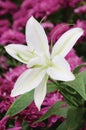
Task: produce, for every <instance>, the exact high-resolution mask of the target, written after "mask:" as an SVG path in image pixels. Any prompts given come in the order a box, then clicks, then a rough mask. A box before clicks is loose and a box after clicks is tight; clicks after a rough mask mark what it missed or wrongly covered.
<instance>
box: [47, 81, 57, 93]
mask: <svg viewBox="0 0 86 130" xmlns="http://www.w3.org/2000/svg"><path fill="white" fill-rule="evenodd" d="M57 89H58V88H57V85H56V84H54V83H52V82H49V83H47V93H50V92H53V91H55V90H57Z"/></svg>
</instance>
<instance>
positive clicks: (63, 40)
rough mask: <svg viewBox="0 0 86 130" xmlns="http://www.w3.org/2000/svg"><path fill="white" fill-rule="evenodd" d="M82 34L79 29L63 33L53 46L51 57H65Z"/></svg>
mask: <svg viewBox="0 0 86 130" xmlns="http://www.w3.org/2000/svg"><path fill="white" fill-rule="evenodd" d="M82 34H83V30H82V29H81V28H73V29H70V30H69V31H67V32H65V33H64V34H63V35H62V36H61V37H60V38H59V40H58V41H57V42H56V44H55V45H54V47H53V50H52V57H54V56H56V55H61V56H63V57H65V56H66V55H67V54H68V53H69V51H70V50H71V49H72V47H73V46H74V44H75V43H76V41H77V40H78V39H79V38H80V36H81V35H82Z"/></svg>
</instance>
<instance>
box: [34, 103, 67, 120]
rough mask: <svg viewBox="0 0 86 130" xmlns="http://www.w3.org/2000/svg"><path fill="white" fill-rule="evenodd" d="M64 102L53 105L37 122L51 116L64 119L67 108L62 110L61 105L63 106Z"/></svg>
mask: <svg viewBox="0 0 86 130" xmlns="http://www.w3.org/2000/svg"><path fill="white" fill-rule="evenodd" d="M64 103H65V102H62V101H59V102H57V103H55V104H54V105H53V106H52V107H51V108H50V109H49V110H48V111H47V112H46V113H45V114H44V115H43V116H42V117H41V118H40V119H39V120H38V121H37V122H41V121H43V120H45V119H47V118H48V117H50V116H51V115H58V116H62V117H66V114H67V111H68V108H64V107H63V108H62V105H64Z"/></svg>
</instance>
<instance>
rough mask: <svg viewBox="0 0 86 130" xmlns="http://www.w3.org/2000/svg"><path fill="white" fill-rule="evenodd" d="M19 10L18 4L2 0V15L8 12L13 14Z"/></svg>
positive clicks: (0, 9)
mask: <svg viewBox="0 0 86 130" xmlns="http://www.w3.org/2000/svg"><path fill="white" fill-rule="evenodd" d="M16 10H17V6H16V4H14V3H13V2H11V1H10V0H9V1H8V0H6V1H3V0H0V15H5V14H7V13H10V14H13V12H15V11H16Z"/></svg>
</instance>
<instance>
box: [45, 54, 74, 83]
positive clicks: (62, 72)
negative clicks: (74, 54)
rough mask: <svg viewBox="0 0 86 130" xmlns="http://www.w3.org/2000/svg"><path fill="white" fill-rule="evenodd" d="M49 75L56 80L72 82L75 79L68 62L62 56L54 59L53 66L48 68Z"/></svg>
mask: <svg viewBox="0 0 86 130" xmlns="http://www.w3.org/2000/svg"><path fill="white" fill-rule="evenodd" d="M47 73H48V74H49V75H50V77H51V78H52V79H54V80H61V81H71V80H74V79H75V77H74V75H73V74H72V72H71V70H70V66H69V64H68V62H67V61H66V60H65V59H64V58H63V57H61V56H59V57H58V56H57V57H55V58H54V59H53V65H52V66H51V67H49V68H48V70H47Z"/></svg>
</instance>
